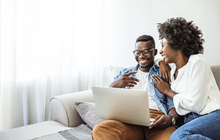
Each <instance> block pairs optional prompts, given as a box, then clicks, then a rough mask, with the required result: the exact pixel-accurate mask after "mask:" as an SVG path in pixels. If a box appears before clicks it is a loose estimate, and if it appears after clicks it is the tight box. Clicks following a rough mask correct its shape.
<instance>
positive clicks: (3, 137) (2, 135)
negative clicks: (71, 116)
mask: <svg viewBox="0 0 220 140" xmlns="http://www.w3.org/2000/svg"><path fill="white" fill-rule="evenodd" d="M67 129H71V127H66V126H64V125H62V124H60V123H58V122H56V121H45V122H41V123H36V124H32V125H27V126H22V127H18V128H14V129H10V130H6V131H1V132H0V140H28V139H33V138H36V137H41V136H44V135H48V134H53V133H56V132H59V131H62V130H67Z"/></svg>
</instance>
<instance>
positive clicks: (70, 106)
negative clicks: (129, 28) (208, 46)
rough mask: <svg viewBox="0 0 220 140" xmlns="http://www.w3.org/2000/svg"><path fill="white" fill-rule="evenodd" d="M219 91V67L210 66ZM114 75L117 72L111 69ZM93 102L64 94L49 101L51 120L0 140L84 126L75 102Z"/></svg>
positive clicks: (14, 131) (85, 96)
mask: <svg viewBox="0 0 220 140" xmlns="http://www.w3.org/2000/svg"><path fill="white" fill-rule="evenodd" d="M211 69H212V71H213V74H214V76H215V79H216V82H217V85H218V87H219V89H220V65H215V66H211ZM111 70H112V71H114V72H115V73H117V72H118V70H115V69H112V68H111ZM107 83H108V82H107ZM77 101H82V102H94V101H93V94H92V91H91V90H87V91H81V92H75V93H70V94H64V95H60V96H56V97H53V98H52V99H51V100H50V114H51V120H49V121H44V122H41V123H36V124H32V125H28V126H23V127H18V128H14V129H10V130H6V131H1V132H0V140H28V139H33V138H36V137H41V136H44V135H48V134H53V133H56V132H58V131H63V130H67V129H71V128H72V127H76V126H79V125H80V124H85V122H84V121H83V120H82V118H81V117H80V115H79V113H78V112H77V110H76V108H75V102H77Z"/></svg>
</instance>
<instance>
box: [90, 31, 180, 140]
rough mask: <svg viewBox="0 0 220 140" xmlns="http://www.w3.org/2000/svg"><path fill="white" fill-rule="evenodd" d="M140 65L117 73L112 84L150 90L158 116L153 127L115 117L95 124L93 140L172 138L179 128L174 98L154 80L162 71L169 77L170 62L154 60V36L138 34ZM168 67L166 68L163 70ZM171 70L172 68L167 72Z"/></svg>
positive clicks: (153, 113)
mask: <svg viewBox="0 0 220 140" xmlns="http://www.w3.org/2000/svg"><path fill="white" fill-rule="evenodd" d="M133 53H134V55H135V59H136V61H137V62H138V64H137V66H134V67H130V68H126V69H123V70H122V71H120V72H119V74H118V75H117V76H116V77H114V81H113V82H112V84H111V85H110V87H113V88H130V89H139V90H147V91H148V97H149V108H150V116H151V118H156V119H155V121H154V124H153V125H151V126H150V127H145V126H139V125H133V124H125V123H122V122H119V121H115V120H107V121H104V122H101V123H100V124H98V125H96V127H95V128H94V129H93V132H92V138H93V139H94V140H103V139H104V140H113V139H114V140H129V139H130V140H134V139H135V140H139V139H140V140H143V139H150V140H158V139H159V140H161V139H169V137H170V135H171V134H172V133H173V132H174V131H175V130H176V128H175V126H174V125H175V121H176V120H177V119H178V118H179V116H178V115H177V113H176V111H175V108H174V105H173V101H172V100H171V99H170V98H169V97H168V96H165V95H163V94H162V93H160V92H159V91H158V90H157V89H156V88H155V87H154V85H153V84H152V83H151V80H152V79H151V76H152V75H159V76H160V71H161V73H162V74H161V75H162V77H163V79H164V80H166V81H169V74H166V69H168V71H169V70H170V68H169V66H168V65H166V64H165V63H164V62H163V61H160V62H159V63H160V69H159V68H158V66H156V65H155V64H154V57H155V56H156V54H157V49H155V42H154V39H153V37H151V36H148V35H142V36H140V37H139V38H137V40H136V43H135V50H134V52H133ZM164 71H165V72H164ZM168 73H169V72H168Z"/></svg>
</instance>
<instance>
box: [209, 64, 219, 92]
mask: <svg viewBox="0 0 220 140" xmlns="http://www.w3.org/2000/svg"><path fill="white" fill-rule="evenodd" d="M211 69H212V73H213V75H214V77H215V81H216V83H217V85H218V89H219V90H220V65H214V66H211Z"/></svg>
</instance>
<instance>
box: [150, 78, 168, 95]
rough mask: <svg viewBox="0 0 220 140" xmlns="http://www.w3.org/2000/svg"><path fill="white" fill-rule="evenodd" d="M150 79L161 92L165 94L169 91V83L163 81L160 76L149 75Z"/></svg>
mask: <svg viewBox="0 0 220 140" xmlns="http://www.w3.org/2000/svg"><path fill="white" fill-rule="evenodd" d="M151 78H152V81H151V83H152V84H153V85H154V86H155V87H156V88H157V89H158V90H159V91H160V92H161V93H163V94H165V95H167V94H168V92H169V91H170V87H169V84H168V83H167V82H165V81H164V80H163V79H162V78H161V77H159V76H158V75H153V76H151Z"/></svg>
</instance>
